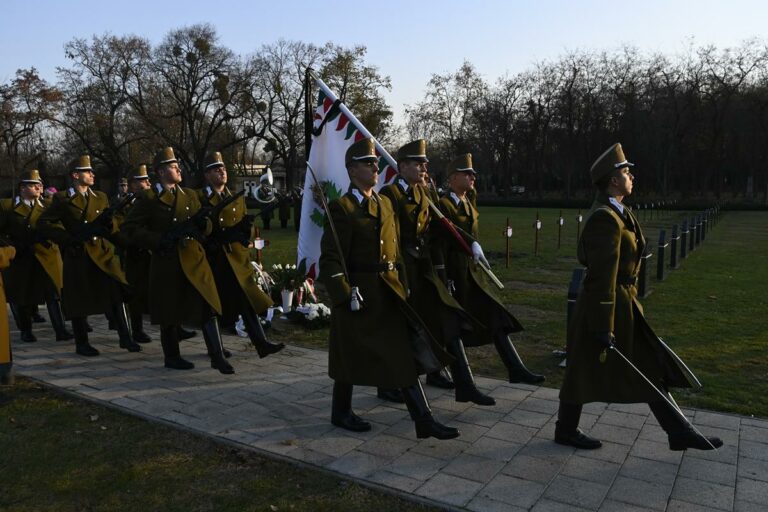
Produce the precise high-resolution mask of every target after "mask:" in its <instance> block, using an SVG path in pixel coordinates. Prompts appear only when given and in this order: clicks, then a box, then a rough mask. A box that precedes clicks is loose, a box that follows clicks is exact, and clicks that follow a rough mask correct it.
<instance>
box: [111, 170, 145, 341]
mask: <svg viewBox="0 0 768 512" xmlns="http://www.w3.org/2000/svg"><path fill="white" fill-rule="evenodd" d="M121 183H122V180H121ZM150 186H151V184H150V181H149V175H148V174H147V166H146V165H144V164H142V165H140V166H139V168H138V169H137V170H136V172H134V173H133V174H132V175H131V176H130V177H129V179H127V180H126V187H127V189H128V190H127V192H125V193H124V194H123V196H122V197H118V198H116V199H117V200H118V201H119V200H121V199H123V198H124V197H125V196H126V194H127V193H128V192H130V193H131V194H133V196H134V198H133V200H131V202H130V203H129V204H128V205H127V206H125V208H123V210H122V211H121V212H119V214H116V215H115V224H116V227H117V228H118V229H121V228H122V223H123V221H124V220H125V217H126V216H127V215H128V212H130V211H131V208H132V207H133V204H134V203H135V202H136V196H137V195H138V194H139V193H140V192H142V191H143V190H147V189H149V188H150ZM118 241H119V243H120V246H121V249H122V254H121V256H122V261H123V264H124V266H125V277H126V278H127V279H128V283H129V284H130V285H131V296H130V301H129V302H128V309H129V311H130V319H131V333H132V335H133V341H135V342H136V343H150V342H151V341H152V338H150V337H149V335H148V334H147V333H146V332H144V320H143V318H144V316H143V315H144V313H149V264H150V260H151V254H150V252H149V251H148V250H147V249H145V248H143V247H139V246H138V245H136V244H135V243H133V242H132V240H131V239H130V237H128V236H125V234H124V233H123V232H122V231H118Z"/></svg>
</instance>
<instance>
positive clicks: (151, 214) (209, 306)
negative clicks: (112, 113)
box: [122, 148, 234, 374]
mask: <svg viewBox="0 0 768 512" xmlns="http://www.w3.org/2000/svg"><path fill="white" fill-rule="evenodd" d="M154 169H155V172H156V173H157V178H158V183H155V185H154V186H153V187H151V188H149V189H147V190H144V191H142V192H140V193H139V196H138V197H137V199H136V202H135V203H134V205H133V207H132V208H131V211H130V212H129V213H128V216H127V217H126V218H125V221H124V222H123V226H122V229H123V231H124V232H125V234H126V236H128V237H130V238H132V239H133V240H134V242H135V243H136V244H137V245H138V246H140V247H143V248H145V249H147V250H150V251H151V252H152V256H151V263H150V267H149V313H150V317H151V320H152V323H153V324H155V325H158V324H159V325H160V343H161V344H162V346H163V354H164V356H165V361H164V364H165V367H166V368H173V369H176V370H188V369H191V368H194V367H195V365H194V364H193V363H191V362H189V361H187V360H185V359H183V358H182V357H181V353H180V351H179V331H178V326H179V325H181V324H182V323H193V324H199V325H201V326H202V330H203V337H204V339H205V343H206V346H207V348H208V353H209V355H210V358H211V367H212V368H215V369H217V370H219V371H220V372H221V373H225V374H231V373H234V369H233V368H232V366H231V365H230V364H229V363H228V362H227V360H226V359H225V358H224V349H223V347H222V345H221V333H220V332H219V323H218V321H217V318H216V316H217V315H220V314H221V300H220V299H219V294H218V292H217V291H216V284H215V282H214V280H213V273H212V272H211V267H210V265H209V264H208V260H207V259H206V257H205V250H204V249H203V247H202V245H201V243H200V240H203V241H204V240H205V234H206V233H210V228H211V223H210V221H209V220H208V219H207V218H206V217H205V216H195V214H196V213H197V212H198V210H200V208H201V205H200V200H199V199H198V197H197V194H196V193H195V191H194V190H192V189H189V188H183V187H182V186H181V185H180V183H181V180H182V177H181V168H180V167H179V161H178V160H177V159H176V156H175V154H174V152H173V148H164V149H162V150H160V151H159V152H158V153H157V155H156V156H155V159H154Z"/></svg>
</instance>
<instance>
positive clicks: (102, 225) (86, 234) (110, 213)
mask: <svg viewBox="0 0 768 512" xmlns="http://www.w3.org/2000/svg"><path fill="white" fill-rule="evenodd" d="M134 198H135V195H134V194H133V192H129V193H128V194H126V195H125V196H124V197H123V198H122V199H121V200H120V201H118V202H116V203H115V204H112V205H110V206H107V207H106V208H104V210H103V211H102V212H101V213H100V214H98V215H97V216H96V218H95V219H93V220H92V221H91V222H88V221H86V220H84V222H83V224H82V225H81V227H80V229H79V230H78V232H77V234H76V235H75V238H77V240H78V242H86V241H88V240H90V239H92V238H95V237H99V236H101V237H103V236H107V235H109V234H110V233H111V232H112V218H113V217H114V216H115V214H116V213H120V212H121V211H123V209H124V208H125V207H126V206H128V205H129V204H131V203H132V202H133V199H134Z"/></svg>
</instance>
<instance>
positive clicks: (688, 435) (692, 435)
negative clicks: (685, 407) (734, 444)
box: [648, 393, 723, 451]
mask: <svg viewBox="0 0 768 512" xmlns="http://www.w3.org/2000/svg"><path fill="white" fill-rule="evenodd" d="M667 397H668V398H669V399H670V401H672V397H671V395H669V394H668V393H667ZM673 403H674V402H673ZM648 407H650V408H651V412H652V413H653V415H654V416H656V419H657V420H658V422H659V425H660V426H661V428H662V429H664V432H666V433H667V440H668V441H669V449H670V450H672V451H681V450H687V449H688V448H693V449H694V450H716V449H717V448H720V447H721V446H723V441H722V440H721V439H720V438H719V437H714V436H712V437H710V436H704V435H702V434H700V433H699V432H697V431H696V430H694V428H693V425H691V423H690V422H689V421H688V420H687V419H683V416H681V414H678V412H677V411H676V410H675V409H674V408H673V406H672V405H671V404H668V403H667V402H665V401H664V400H658V401H654V402H650V403H649V404H648Z"/></svg>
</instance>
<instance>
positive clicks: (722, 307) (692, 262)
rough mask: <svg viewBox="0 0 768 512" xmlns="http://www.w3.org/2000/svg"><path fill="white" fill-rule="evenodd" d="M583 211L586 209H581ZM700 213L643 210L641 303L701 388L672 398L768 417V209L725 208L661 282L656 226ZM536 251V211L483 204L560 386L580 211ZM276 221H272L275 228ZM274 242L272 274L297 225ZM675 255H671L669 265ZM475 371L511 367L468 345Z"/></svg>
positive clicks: (300, 340)
mask: <svg viewBox="0 0 768 512" xmlns="http://www.w3.org/2000/svg"><path fill="white" fill-rule="evenodd" d="M581 213H582V214H586V211H583V212H581ZM692 213H693V212H675V211H671V212H662V213H661V214H659V212H654V214H653V219H651V216H650V212H636V214H637V215H638V217H639V219H640V222H641V225H642V226H643V229H644V232H645V235H646V238H647V239H648V244H649V246H650V247H651V250H652V251H653V252H654V255H653V258H652V260H651V265H650V270H651V279H650V283H651V289H652V293H651V294H650V296H648V297H647V298H645V299H642V300H641V302H642V303H643V306H644V309H645V315H646V317H647V318H648V320H649V322H650V324H651V326H653V328H654V329H655V330H656V332H657V334H658V335H659V336H661V337H662V338H663V339H664V340H665V341H666V342H667V343H668V344H669V345H670V346H671V347H672V348H673V349H674V350H675V351H676V352H677V353H678V355H680V357H681V358H682V359H683V360H684V361H685V362H686V363H687V364H688V366H689V367H690V368H691V369H692V370H693V372H694V373H695V374H696V375H697V377H698V378H699V380H701V382H702V384H703V389H701V390H698V391H687V390H678V391H676V392H675V393H674V394H675V396H676V397H677V398H678V401H679V402H680V403H681V404H683V405H686V406H691V407H701V408H706V409H713V410H718V411H725V412H733V413H739V414H745V415H755V416H759V417H764V418H765V417H768V378H766V377H768V350H766V347H768V321H767V320H766V318H767V315H768V263H766V260H765V258H766V257H765V255H766V254H768V212H738V211H734V212H728V211H726V212H723V213H722V214H721V217H720V221H719V222H718V223H717V224H716V225H715V227H714V228H713V229H712V230H711V231H709V232H708V233H707V236H706V239H705V240H704V241H703V242H702V243H701V245H699V246H698V247H697V248H696V249H695V250H694V251H693V252H692V253H691V254H690V255H689V256H688V258H686V259H684V260H682V263H681V266H680V268H679V269H677V270H674V271H669V272H668V274H667V278H666V280H665V281H661V282H660V281H657V280H656V264H657V259H656V258H657V252H656V246H657V243H658V231H659V229H666V230H667V237H669V234H670V232H671V225H672V224H673V223H680V222H681V221H682V219H683V218H685V217H686V216H687V215H690V214H692ZM539 214H540V218H541V220H542V229H541V231H540V233H539V255H538V256H534V254H533V252H534V229H533V223H534V220H535V219H536V210H535V209H530V208H503V207H481V208H480V225H481V242H482V245H483V248H484V250H485V253H486V255H487V256H488V258H489V260H490V261H491V264H492V265H493V269H494V272H495V273H496V275H497V276H498V277H499V278H500V279H501V280H502V281H503V282H504V284H505V289H504V290H503V291H502V292H500V294H501V296H502V298H503V299H504V301H505V302H506V303H507V304H508V306H509V308H510V310H511V311H512V312H513V313H514V314H515V316H516V317H517V318H518V319H519V320H520V321H521V322H522V324H523V326H524V327H525V329H526V330H525V331H524V332H522V333H520V334H516V335H513V337H512V339H513V341H514V343H515V346H516V347H517V349H518V351H519V352H520V353H521V355H522V356H523V359H524V361H525V362H526V365H527V366H528V367H529V368H531V369H533V370H535V371H539V372H542V373H544V374H545V375H546V376H547V381H546V383H545V385H546V386H549V387H555V388H557V387H559V386H560V383H561V382H562V375H563V370H562V369H561V368H559V367H558V366H557V365H558V363H559V362H560V359H559V358H556V357H553V356H552V351H553V350H556V349H562V348H563V347H564V345H565V332H566V324H565V312H566V297H567V292H568V283H569V281H570V276H571V272H572V270H573V269H574V268H575V267H576V266H577V265H578V263H577V261H576V216H577V214H578V211H577V210H563V218H564V219H565V225H564V227H563V231H562V239H561V247H560V249H559V250H558V249H557V224H558V218H559V215H560V210H555V209H542V210H540V211H539ZM507 217H509V219H510V224H511V225H512V228H513V236H512V238H511V262H510V267H509V268H508V269H507V268H505V259H504V254H505V253H504V251H505V240H504V238H503V230H504V226H506V219H507ZM273 225H274V223H273ZM262 236H263V237H264V238H267V239H269V240H270V246H269V247H268V248H267V249H266V250H265V252H264V261H265V264H266V265H267V268H268V267H269V266H270V265H271V264H273V263H285V262H293V261H294V258H295V250H296V236H295V231H294V230H293V229H292V225H291V229H285V230H283V229H272V230H271V231H263V232H262ZM668 261H669V253H667V262H668ZM270 335H271V336H273V337H274V338H276V339H282V340H285V341H287V342H290V343H296V344H300V345H304V346H309V347H316V348H327V335H328V333H327V330H325V329H322V330H317V331H304V330H301V329H299V328H297V327H294V326H293V325H292V324H289V323H288V322H286V321H283V320H279V319H278V320H276V321H275V322H274V329H273V330H272V332H271V334H270ZM468 355H469V359H470V363H471V364H472V366H473V370H474V372H475V373H476V374H480V375H487V376H493V377H499V378H503V377H504V375H505V370H504V368H503V366H502V364H501V362H500V361H499V358H498V356H497V355H496V352H495V350H494V349H493V348H492V346H488V347H480V348H470V349H468Z"/></svg>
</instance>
